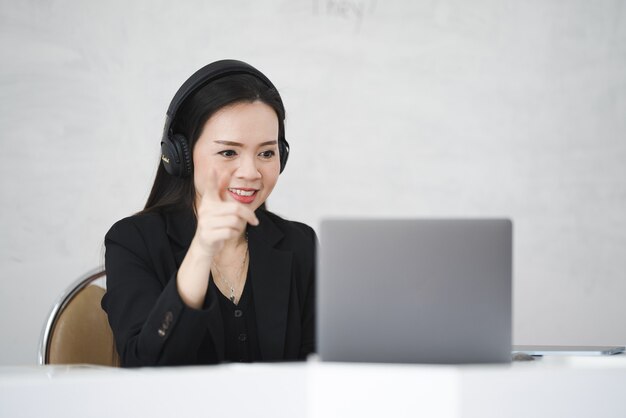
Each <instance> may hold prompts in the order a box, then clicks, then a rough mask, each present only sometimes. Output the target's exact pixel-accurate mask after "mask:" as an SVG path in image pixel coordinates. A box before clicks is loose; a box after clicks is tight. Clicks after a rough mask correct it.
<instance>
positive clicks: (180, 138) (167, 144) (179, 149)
mask: <svg viewBox="0 0 626 418" xmlns="http://www.w3.org/2000/svg"><path fill="white" fill-rule="evenodd" d="M161 161H162V162H163V167H164V168H165V171H167V172H168V173H169V174H170V175H172V176H174V177H181V178H182V177H187V176H189V175H190V174H191V153H190V152H189V145H188V144H187V138H185V136H184V135H181V134H174V135H173V136H172V137H171V138H170V136H169V135H165V136H163V139H162V140H161Z"/></svg>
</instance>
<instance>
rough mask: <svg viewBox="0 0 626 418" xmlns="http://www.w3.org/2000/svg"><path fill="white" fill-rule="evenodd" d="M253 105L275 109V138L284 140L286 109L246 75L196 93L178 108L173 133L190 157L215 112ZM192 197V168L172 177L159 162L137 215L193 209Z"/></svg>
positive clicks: (273, 93)
mask: <svg viewBox="0 0 626 418" xmlns="http://www.w3.org/2000/svg"><path fill="white" fill-rule="evenodd" d="M255 101H261V102H263V103H265V104H267V105H268V106H270V107H271V108H272V109H274V111H275V112H276V116H277V117H278V130H279V133H278V137H279V138H284V135H285V109H284V107H283V103H282V100H281V98H280V96H279V94H278V91H276V89H273V88H271V87H268V86H267V85H266V84H265V83H263V82H262V81H261V80H259V79H258V78H256V77H254V76H252V75H249V74H236V75H229V76H224V77H222V78H219V79H217V80H215V81H212V82H210V83H209V84H207V85H206V86H203V87H202V88H200V89H198V91H196V92H195V93H194V94H192V95H191V96H190V97H189V98H187V99H186V100H185V101H184V102H183V103H182V104H181V106H180V108H179V109H178V111H177V112H176V117H175V119H174V121H173V123H172V130H173V132H174V133H180V134H183V135H184V136H185V137H186V138H187V140H188V141H189V144H188V145H189V150H190V152H191V153H192V155H193V149H194V146H195V144H196V141H197V140H198V137H199V136H200V134H201V133H202V128H203V127H204V124H205V123H206V121H207V120H208V119H209V118H210V117H211V116H212V115H213V114H214V113H215V112H217V111H218V110H220V109H222V108H224V107H226V106H229V105H233V104H235V103H246V102H247V103H253V102H255ZM195 195H196V189H195V187H194V184H193V165H192V172H191V175H190V176H188V177H185V178H179V177H174V176H172V175H170V174H168V173H167V171H165V168H164V167H163V164H162V163H161V160H160V158H159V167H158V169H157V173H156V177H155V179H154V184H153V185H152V190H151V191H150V196H149V197H148V200H147V202H146V205H145V207H144V209H143V210H142V211H141V212H140V213H146V212H154V211H168V210H177V209H188V208H193V204H194V201H195Z"/></svg>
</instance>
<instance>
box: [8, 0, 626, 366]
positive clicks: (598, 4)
mask: <svg viewBox="0 0 626 418" xmlns="http://www.w3.org/2000/svg"><path fill="white" fill-rule="evenodd" d="M229 57H230V58H238V59H242V60H244V61H248V62H250V63H252V64H253V65H255V66H257V67H258V68H260V69H262V70H263V71H264V72H265V73H266V74H267V75H268V76H269V77H270V78H271V79H272V80H273V81H274V82H275V84H276V85H277V86H278V88H279V89H280V91H281V93H282V95H283V99H284V101H285V104H286V106H287V111H288V122H287V135H288V138H289V140H290V142H291V145H292V150H293V152H292V154H291V158H290V161H289V165H288V167H287V170H286V171H285V173H284V174H283V176H281V180H280V182H279V186H278V188H277V190H276V191H275V194H274V195H273V196H272V197H271V202H270V205H271V207H272V209H274V210H275V211H277V212H278V213H280V214H282V215H284V216H287V217H289V218H292V219H298V220H303V221H305V222H308V223H310V224H311V225H313V226H317V224H318V222H319V220H320V219H321V218H322V217H324V216H328V215H367V216H391V217H407V216H508V217H511V218H512V219H513V220H514V222H515V283H514V290H515V307H514V314H515V315H514V316H515V320H514V325H515V328H514V341H515V343H563V344H568V343H569V344H572V343H586V344H605V343H619V344H624V343H626V326H625V325H624V321H623V320H622V318H623V314H622V301H623V298H624V295H626V280H624V277H625V276H624V271H626V215H625V213H626V212H625V211H624V208H625V207H626V165H625V164H624V163H625V162H626V141H624V137H625V134H626V2H624V1H610V0H600V1H594V2H589V1H583V0H579V1H567V2H564V1H558V0H545V1H530V2H524V1H515V0H505V1H500V0H492V1H488V0H479V1H476V0H475V1H471V2H468V1H461V0H458V1H416V0H415V1H414V0H404V1H400V0H397V1H376V0H307V1H305V0H283V1H281V0H267V1H259V0H257V1H252V0H250V1H243V0H237V1H228V2H224V1H204V0H197V1H186V2H183V1H181V2H171V1H147V0H144V1H132V2H126V1H122V0H116V1H106V2H96V1H92V2H82V1H78V0H71V1H46V2H42V1H21V2H13V1H10V0H0V86H1V87H0V126H1V127H2V130H1V133H0V141H1V143H2V149H3V150H4V152H3V153H2V164H0V199H1V204H2V205H1V206H2V217H1V219H0V237H1V240H0V313H1V315H0V331H1V334H2V337H1V338H0V364H27V363H34V361H35V353H36V344H37V340H38V337H39V333H40V330H41V327H42V325H43V323H44V320H45V317H46V314H47V312H48V310H49V309H50V306H51V305H52V303H53V302H54V300H55V299H56V297H57V296H58V294H59V293H60V292H61V291H62V290H63V289H64V288H65V287H66V286H67V285H68V284H69V283H70V282H71V281H73V280H74V279H75V278H77V277H78V276H80V275H81V274H82V273H84V272H86V271H87V270H89V269H91V268H93V267H95V266H97V265H99V264H100V263H101V262H102V238H103V236H104V234H105V232H106V231H107V229H108V228H109V227H110V225H111V224H113V222H115V221H116V220H117V219H120V218H121V217H124V216H126V215H128V214H131V213H133V212H135V211H137V210H139V209H141V207H142V205H143V203H144V201H145V199H146V197H147V194H148V190H149V187H150V185H151V181H152V177H153V175H154V172H155V168H156V164H157V161H158V148H159V147H158V145H159V137H160V133H161V129H162V124H163V121H164V114H165V110H166V108H167V105H168V104H169V101H170V100H171V97H172V95H173V94H174V92H175V91H176V89H177V88H178V86H179V85H180V84H181V83H182V82H183V81H184V80H185V79H186V78H187V77H188V76H189V75H190V74H191V73H192V72H193V71H195V70H196V69H198V68H200V67H201V66H202V65H204V64H206V63H208V62H211V61H213V60H216V59H221V58H229Z"/></svg>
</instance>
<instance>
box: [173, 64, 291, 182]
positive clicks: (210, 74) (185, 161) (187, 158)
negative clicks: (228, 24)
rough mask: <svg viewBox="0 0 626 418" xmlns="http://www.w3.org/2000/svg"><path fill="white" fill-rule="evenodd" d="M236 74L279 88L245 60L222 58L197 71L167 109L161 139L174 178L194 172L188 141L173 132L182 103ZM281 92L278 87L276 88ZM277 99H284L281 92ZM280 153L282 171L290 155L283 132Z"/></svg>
mask: <svg viewBox="0 0 626 418" xmlns="http://www.w3.org/2000/svg"><path fill="white" fill-rule="evenodd" d="M234 74H249V75H252V76H254V77H256V78H258V79H259V80H261V81H262V82H263V84H265V85H266V86H267V87H269V88H271V89H274V90H276V87H274V85H273V84H272V82H271V81H270V80H269V79H268V78H267V77H265V75H264V74H263V73H262V72H260V71H259V70H257V69H256V68H254V67H253V66H251V65H250V64H246V63H245V62H242V61H236V60H221V61H216V62H213V63H211V64H209V65H206V66H204V67H202V68H200V69H199V70H198V71H196V72H195V73H194V74H193V75H192V76H191V77H189V79H188V80H187V81H185V82H184V83H183V85H182V86H180V88H179V89H178V91H177V92H176V94H175V95H174V98H173V99H172V102H171V103H170V107H169V108H168V109H167V116H166V118H165V127H164V128H163V137H162V138H161V161H162V162H163V167H164V168H165V171H167V172H168V173H169V174H171V175H172V176H175V177H181V178H182V177H187V176H189V175H191V171H192V164H193V163H192V157H191V150H190V149H189V142H188V141H187V138H185V136H184V135H183V134H179V133H174V132H173V131H172V122H173V121H174V118H175V117H176V112H177V111H178V108H179V107H180V105H181V104H182V103H183V102H184V101H185V99H187V98H188V97H189V96H191V95H192V94H193V93H194V92H195V91H197V90H198V89H200V88H202V87H204V86H206V85H207V84H209V83H210V82H212V81H215V80H217V79H218V78H221V77H225V76H228V75H234ZM276 92H277V93H278V90H276ZM278 99H279V100H280V101H281V104H282V99H281V98H280V95H279V96H278ZM278 154H279V158H280V172H281V173H282V172H283V170H284V169H285V165H287V158H289V143H288V142H287V140H286V139H285V135H284V133H282V134H280V137H279V138H278Z"/></svg>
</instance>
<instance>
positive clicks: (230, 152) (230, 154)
mask: <svg viewBox="0 0 626 418" xmlns="http://www.w3.org/2000/svg"><path fill="white" fill-rule="evenodd" d="M218 154H219V155H221V156H222V157H226V158H232V157H234V156H236V155H237V153H236V152H235V151H234V150H232V149H227V150H224V151H220V152H218Z"/></svg>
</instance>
